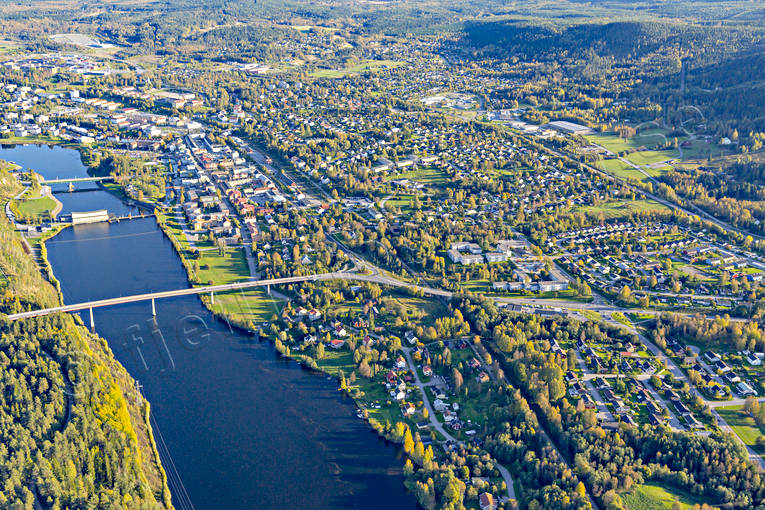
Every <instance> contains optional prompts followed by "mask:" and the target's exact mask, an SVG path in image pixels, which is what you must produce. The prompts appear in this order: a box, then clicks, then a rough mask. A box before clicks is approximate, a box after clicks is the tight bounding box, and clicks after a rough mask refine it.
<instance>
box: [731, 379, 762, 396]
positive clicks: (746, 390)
mask: <svg viewBox="0 0 765 510" xmlns="http://www.w3.org/2000/svg"><path fill="white" fill-rule="evenodd" d="M736 387H737V388H738V392H739V393H741V395H742V396H745V397H746V396H749V395H754V396H757V392H756V391H754V388H752V387H751V386H750V385H749V383H746V382H740V383H738V386H736Z"/></svg>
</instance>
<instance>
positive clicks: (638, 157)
mask: <svg viewBox="0 0 765 510" xmlns="http://www.w3.org/2000/svg"><path fill="white" fill-rule="evenodd" d="M679 157H680V153H679V152H678V151H677V150H665V151H640V152H633V153H632V154H628V155H626V156H625V158H626V159H628V160H630V161H632V162H633V163H635V164H636V165H640V166H643V165H652V164H654V163H660V162H662V161H667V160H669V159H677V158H679Z"/></svg>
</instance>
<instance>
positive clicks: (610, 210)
mask: <svg viewBox="0 0 765 510" xmlns="http://www.w3.org/2000/svg"><path fill="white" fill-rule="evenodd" d="M665 210H667V206H665V205H662V204H660V203H658V202H654V201H652V200H619V201H611V202H606V203H605V204H602V205H597V206H592V205H588V206H581V207H576V208H575V211H576V212H583V213H590V214H600V213H602V214H603V215H604V216H605V217H606V218H619V217H622V216H629V215H630V214H632V213H633V212H637V211H646V212H648V211H665Z"/></svg>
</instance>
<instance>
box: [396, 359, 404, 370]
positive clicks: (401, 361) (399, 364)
mask: <svg viewBox="0 0 765 510" xmlns="http://www.w3.org/2000/svg"><path fill="white" fill-rule="evenodd" d="M394 366H395V367H396V368H398V369H399V370H403V369H405V368H406V360H405V359H404V357H403V356H399V357H398V358H396V364H395V365H394Z"/></svg>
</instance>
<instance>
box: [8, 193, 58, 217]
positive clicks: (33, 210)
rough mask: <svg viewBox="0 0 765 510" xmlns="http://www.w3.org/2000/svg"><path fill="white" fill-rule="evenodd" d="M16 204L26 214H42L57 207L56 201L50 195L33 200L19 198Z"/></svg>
mask: <svg viewBox="0 0 765 510" xmlns="http://www.w3.org/2000/svg"><path fill="white" fill-rule="evenodd" d="M16 206H17V207H18V209H19V212H20V213H21V214H23V215H24V216H41V215H43V214H45V213H49V212H51V211H53V209H55V208H56V202H54V201H53V199H51V198H49V197H42V198H35V199H33V200H17V201H16Z"/></svg>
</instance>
